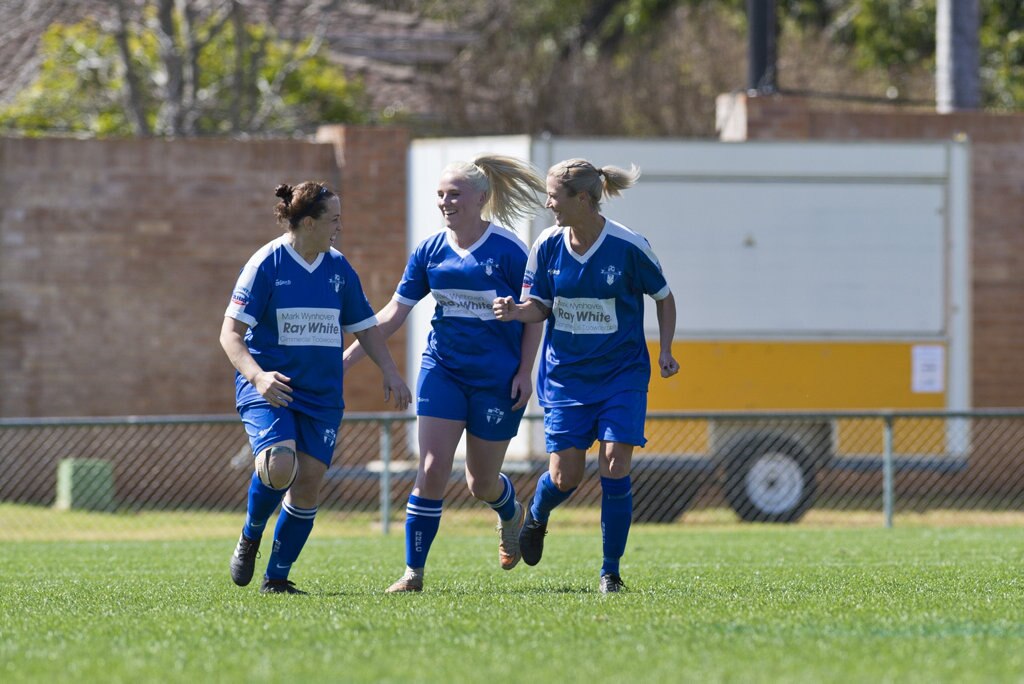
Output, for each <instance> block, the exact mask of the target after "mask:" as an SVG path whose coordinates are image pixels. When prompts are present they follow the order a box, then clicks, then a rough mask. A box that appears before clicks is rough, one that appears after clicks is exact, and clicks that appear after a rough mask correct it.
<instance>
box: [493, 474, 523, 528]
mask: <svg viewBox="0 0 1024 684" xmlns="http://www.w3.org/2000/svg"><path fill="white" fill-rule="evenodd" d="M498 479H500V480H501V482H502V484H503V485H504V487H503V488H502V490H501V496H499V497H498V498H497V499H496V500H494V501H488V502H487V505H488V506H490V507H491V508H493V509H494V510H496V511H497V512H498V517H499V518H501V519H502V520H511V519H512V516H514V515H515V514H516V488H515V487H513V486H512V480H510V479H508V475H506V474H505V473H498Z"/></svg>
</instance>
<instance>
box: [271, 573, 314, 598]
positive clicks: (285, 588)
mask: <svg viewBox="0 0 1024 684" xmlns="http://www.w3.org/2000/svg"><path fill="white" fill-rule="evenodd" d="M260 593H261V594H303V595H305V594H307V593H308V592H305V591H302V590H301V589H296V588H295V582H292V581H291V580H286V579H283V580H276V579H270V578H269V577H264V578H263V585H262V586H261V587H260Z"/></svg>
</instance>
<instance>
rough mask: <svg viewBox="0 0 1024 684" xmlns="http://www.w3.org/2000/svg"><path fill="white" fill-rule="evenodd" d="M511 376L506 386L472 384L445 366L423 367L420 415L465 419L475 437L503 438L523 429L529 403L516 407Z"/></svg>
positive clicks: (418, 389) (418, 401)
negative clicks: (520, 424)
mask: <svg viewBox="0 0 1024 684" xmlns="http://www.w3.org/2000/svg"><path fill="white" fill-rule="evenodd" d="M511 392H512V384H511V380H510V381H509V382H508V383H507V384H505V385H503V386H502V387H500V388H499V387H488V388H480V387H472V386H470V385H467V384H465V383H462V382H459V381H458V380H457V379H456V378H455V376H454V375H452V374H451V373H450V372H448V371H447V370H445V369H444V368H441V367H440V366H434V367H433V368H421V369H420V376H419V378H418V379H417V382H416V415H417V416H429V417H431V418H446V419H447V420H461V421H465V423H466V431H467V432H468V433H469V434H471V435H473V436H474V437H479V438H480V439H486V440H490V441H492V442H502V441H505V440H506V439H512V438H513V437H515V436H516V433H517V432H519V422H520V421H521V420H522V419H523V414H524V413H525V412H526V407H525V406H524V407H523V408H521V409H518V410H516V411H513V410H512V404H514V403H515V401H513V400H512V398H511V397H509V394H510V393H511Z"/></svg>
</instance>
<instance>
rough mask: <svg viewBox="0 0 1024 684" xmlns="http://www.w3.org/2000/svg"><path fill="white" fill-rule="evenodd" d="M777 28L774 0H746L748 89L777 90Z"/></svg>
mask: <svg viewBox="0 0 1024 684" xmlns="http://www.w3.org/2000/svg"><path fill="white" fill-rule="evenodd" d="M775 30H776V29H775V0H747V56H748V63H747V90H748V91H749V92H754V93H760V94H765V93H773V92H775V89H776V81H775V56H776V52H775Z"/></svg>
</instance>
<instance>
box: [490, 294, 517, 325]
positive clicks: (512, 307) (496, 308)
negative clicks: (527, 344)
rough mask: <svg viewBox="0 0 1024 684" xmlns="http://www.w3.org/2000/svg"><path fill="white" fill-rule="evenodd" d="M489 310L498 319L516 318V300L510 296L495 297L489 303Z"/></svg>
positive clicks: (512, 319)
mask: <svg viewBox="0 0 1024 684" xmlns="http://www.w3.org/2000/svg"><path fill="white" fill-rule="evenodd" d="M491 310H492V311H493V312H494V317H495V318H497V319H498V320H499V321H514V320H516V300H515V299H513V298H512V297H496V298H495V299H494V301H493V302H492V303H491Z"/></svg>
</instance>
